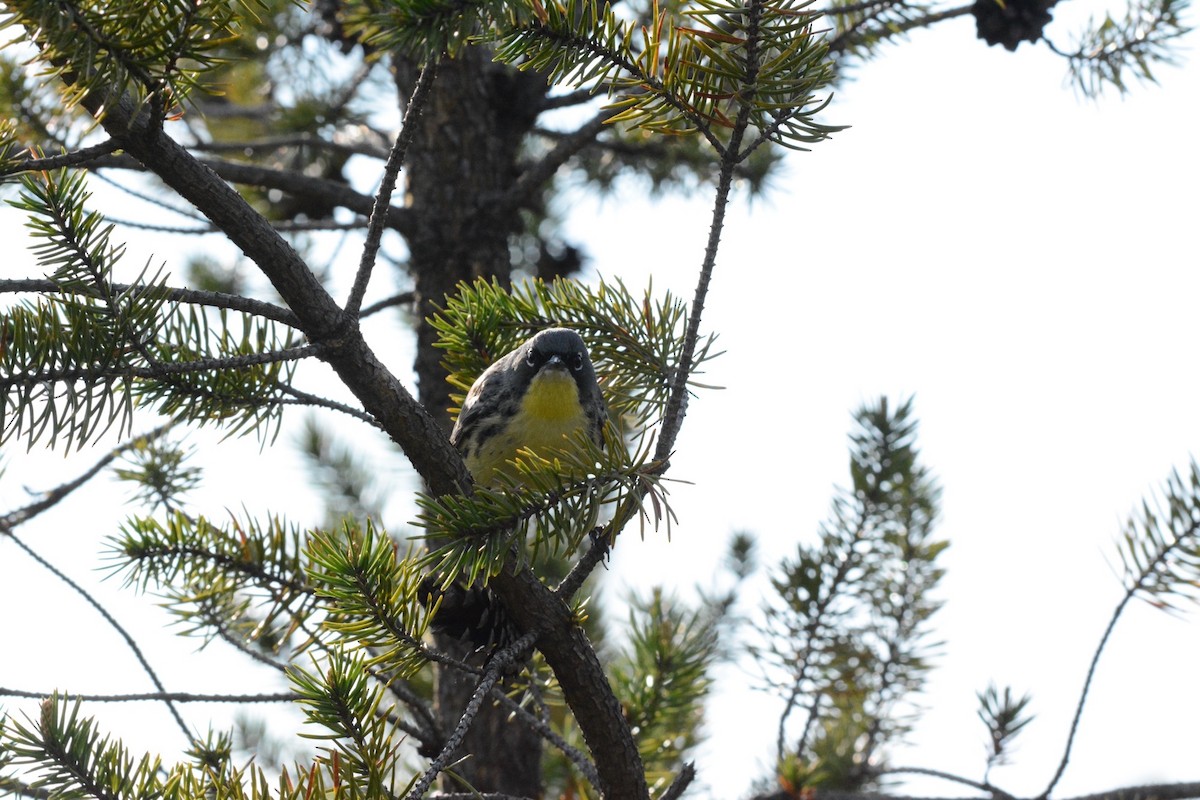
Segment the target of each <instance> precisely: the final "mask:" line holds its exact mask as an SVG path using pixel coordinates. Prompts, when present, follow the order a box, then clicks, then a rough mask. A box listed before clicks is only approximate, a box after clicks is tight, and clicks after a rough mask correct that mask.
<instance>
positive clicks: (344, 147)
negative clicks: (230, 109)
mask: <svg viewBox="0 0 1200 800" xmlns="http://www.w3.org/2000/svg"><path fill="white" fill-rule="evenodd" d="M285 147H295V148H307V149H311V150H328V151H329V152H331V153H340V154H343V155H350V156H367V157H368V158H376V159H379V160H380V161H382V160H384V159H386V158H387V157H388V151H387V149H386V148H380V147H375V146H373V145H369V144H353V143H347V142H335V141H330V140H329V139H325V138H323V137H321V136H317V135H315V134H311V133H290V134H282V135H278V136H264V137H262V138H261V139H246V140H244V141H225V140H223V141H220V142H197V143H195V144H190V145H188V149H189V150H194V151H195V152H197V153H239V154H253V153H254V152H255V151H257V150H272V151H274V150H278V149H280V148H285Z"/></svg>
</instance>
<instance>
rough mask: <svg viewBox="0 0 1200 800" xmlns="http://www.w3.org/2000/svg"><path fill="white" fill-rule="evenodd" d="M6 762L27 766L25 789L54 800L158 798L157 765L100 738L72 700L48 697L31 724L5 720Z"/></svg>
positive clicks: (1, 730) (159, 775) (159, 776)
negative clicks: (28, 778)
mask: <svg viewBox="0 0 1200 800" xmlns="http://www.w3.org/2000/svg"><path fill="white" fill-rule="evenodd" d="M0 738H2V739H3V740H4V741H5V745H6V747H7V750H8V753H7V757H6V759H5V760H6V761H7V762H8V763H10V764H12V765H13V766H17V767H21V766H29V767H32V769H33V773H34V775H35V776H36V777H35V779H34V780H33V781H31V782H30V786H31V788H33V789H35V790H38V789H40V790H44V791H46V792H48V793H50V795H51V796H55V797H64V798H65V797H90V798H96V800H118V799H120V800H127V799H129V798H139V799H140V798H147V800H148V799H149V798H154V797H161V796H162V795H161V791H162V784H163V780H162V775H163V773H162V769H163V767H162V764H161V763H160V762H159V760H158V759H157V758H152V757H151V756H150V755H144V756H142V758H141V759H138V760H137V761H134V758H133V756H132V755H131V754H130V753H129V751H128V750H127V749H126V748H125V746H124V745H122V744H121V743H120V742H118V741H113V740H110V739H109V738H108V737H107V736H102V735H101V733H100V731H99V728H98V727H97V725H96V723H95V720H93V719H90V718H87V717H82V716H81V715H80V703H79V701H78V700H75V701H69V700H67V699H66V698H64V697H62V696H61V695H57V694H55V695H52V696H51V697H49V698H47V699H46V700H44V701H43V702H42V704H41V711H40V714H39V715H38V718H37V719H36V720H33V719H26V720H25V721H21V720H15V719H8V720H5V721H4V724H3V725H2V726H0Z"/></svg>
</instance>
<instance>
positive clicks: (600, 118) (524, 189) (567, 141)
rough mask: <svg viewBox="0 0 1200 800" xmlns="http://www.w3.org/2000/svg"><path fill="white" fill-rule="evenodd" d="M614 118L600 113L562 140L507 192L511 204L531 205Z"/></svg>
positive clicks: (606, 113) (610, 112)
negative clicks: (609, 119)
mask: <svg viewBox="0 0 1200 800" xmlns="http://www.w3.org/2000/svg"><path fill="white" fill-rule="evenodd" d="M611 116H612V111H609V110H604V111H601V112H600V113H599V114H596V115H595V116H594V117H592V118H591V119H590V120H588V121H587V122H585V123H584V124H583V125H582V126H580V127H579V129H578V130H574V131H572V132H571V133H569V134H567V135H566V136H564V137H562V138H561V139H559V140H558V142H556V143H555V145H554V147H553V148H552V149H551V150H550V152H549V153H547V154H546V155H545V156H543V157H542V158H540V159H539V160H538V161H537V162H535V163H534V164H533V165H532V166H530V167H528V168H527V169H525V171H524V172H522V173H521V177H519V178H517V180H516V182H515V183H514V184H513V187H512V189H511V190H510V191H509V193H508V195H509V196H508V201H509V202H511V203H514V204H523V203H528V202H529V201H530V199H531V198H532V197H533V196H534V195H535V194H536V193H537V192H538V191H539V190H541V188H542V187H544V186H545V184H546V182H547V181H549V180H550V178H551V177H553V176H554V173H555V172H557V171H558V168H559V167H561V166H562V165H563V164H565V163H567V161H568V160H569V159H570V158H571V156H573V155H575V154H576V153H578V152H579V151H580V150H582V149H583V148H585V147H588V146H589V145H591V144H594V143H595V141H596V137H597V136H599V135H600V132H601V131H602V130H604V124H605V121H606V120H607V119H608V118H609V117H611Z"/></svg>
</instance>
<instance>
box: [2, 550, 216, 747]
mask: <svg viewBox="0 0 1200 800" xmlns="http://www.w3.org/2000/svg"><path fill="white" fill-rule="evenodd" d="M5 533H6V534H7V535H8V538H9V539H10V540H12V542H13V544H15V545H16V546H17V547H19V548H20V549H21V550H23V551H25V554H26V555H28V556H29V557H30V558H32V559H33V560H34V561H36V562H37V563H38V564H40V565H41V566H42V567H44V568H45V569H47V570H48V571H49V572H50V573H51V574H52V575H54V577H56V578H58V579H59V580H60V581H62V582H63V583H65V584H66V585H67V586H69V587H70V588H71V589H73V590H75V592H76V593H78V594H79V595H80V596H81V597H82V598H83V599H84V600H85V601H87V603H88V604H89V605H90V606H92V608H94V609H96V611H97V612H98V613H99V614H100V616H101V617H103V618H104V621H105V622H107V623H108V624H109V625H110V626H111V627H112V628H113V629H114V630H115V631H116V632H117V633H118V634H119V635H120V636H121V638H122V639H124V640H125V644H126V646H127V647H128V648H129V650H130V651H131V652H132V653H133V655H134V658H136V659H137V660H138V663H139V664H141V665H142V670H143V671H144V672H145V673H146V674H147V675H148V676H149V677H150V681H151V683H153V684H154V688H156V689H158V691H159V692H160V693H161V694H164V695H165V694H167V690H166V687H165V686H163V683H162V681H161V680H159V677H158V673H157V672H155V671H154V668H153V667H152V666H150V662H149V661H147V660H146V656H145V654H144V653H142V648H141V647H139V646H138V643H137V641H136V640H135V639H134V638H133V636H132V635H130V633H129V631H127V630H125V628H124V626H122V625H121V623H119V622H117V619H116V617H114V616H113V615H112V614H111V613H110V612H109V611H108V609H106V608H105V607H104V606H103V605H101V603H100V601H99V600H97V599H96V598H95V597H93V596H92V594H91V593H90V592H88V590H87V589H84V588H83V587H82V586H80V585H79V584H78V583H76V582H75V581H73V580H71V578H69V577H68V576H67V575H66V573H64V572H63V571H62V570H60V569H59V568H58V567H56V566H54V565H53V564H51V563H50V562H49V561H47V560H46V559H45V558H43V557H42V556H40V555H38V554H37V553H36V552H34V550H33V549H32V548H31V547H29V545H27V544H25V543H24V542H23V541H21V540H20V539H19V538H17V536H16V534H14V533H13V532H12V531H11V530H6V531H5ZM163 703H165V704H166V706H167V709H168V710H169V711H170V712H171V716H172V717H174V718H175V722H176V724H178V725H179V729H180V730H181V731H183V735H184V737H185V738H186V739H187V740H188V742H189V743H190V744H191V745H193V746H196V745H198V744H199V741H198V740H197V739H196V738H195V737H194V736H192V733H191V731H189V730H188V726H187V723H186V722H184V721H183V717H182V716H181V715H180V713H179V709H177V708H175V703H174V701H172V700H169V699H167V700H163Z"/></svg>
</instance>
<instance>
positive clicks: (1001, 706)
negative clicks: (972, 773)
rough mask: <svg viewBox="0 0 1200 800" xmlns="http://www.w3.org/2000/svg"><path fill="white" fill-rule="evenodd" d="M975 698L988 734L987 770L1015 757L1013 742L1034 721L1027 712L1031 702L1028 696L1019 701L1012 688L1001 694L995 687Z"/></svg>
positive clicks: (1006, 687) (991, 686)
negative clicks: (1012, 755) (1012, 756)
mask: <svg viewBox="0 0 1200 800" xmlns="http://www.w3.org/2000/svg"><path fill="white" fill-rule="evenodd" d="M976 696H977V697H978V698H979V711H978V712H977V713H978V715H979V719H980V721H981V722H983V724H984V725H986V726H987V730H988V756H987V763H988V767H989V768H991V767H993V766H998V765H1001V764H1006V763H1008V758H1009V756H1010V755H1011V754H1012V746H1013V740H1014V739H1016V737H1017V734H1019V733H1020V732H1021V731H1022V730H1024V729H1025V726H1026V725H1028V724H1029V723H1030V722H1032V721H1033V715H1032V714H1028V713H1027V712H1026V708H1027V707H1028V706H1029V702H1030V699H1031V698H1030V697H1029V695H1028V694H1023V695H1021V696H1020V697H1016V696H1015V695H1013V691H1012V688H1011V687H1009V686H1005V687H1004V691H1003V692H1001V691H1000V690H999V689H998V688H996V685H995V684H990V685H989V686H988V688H987V689H985V690H984V691H982V692H979V693H978V694H977V695H976Z"/></svg>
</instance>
